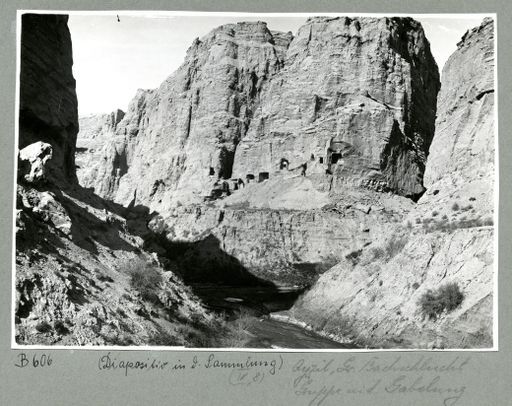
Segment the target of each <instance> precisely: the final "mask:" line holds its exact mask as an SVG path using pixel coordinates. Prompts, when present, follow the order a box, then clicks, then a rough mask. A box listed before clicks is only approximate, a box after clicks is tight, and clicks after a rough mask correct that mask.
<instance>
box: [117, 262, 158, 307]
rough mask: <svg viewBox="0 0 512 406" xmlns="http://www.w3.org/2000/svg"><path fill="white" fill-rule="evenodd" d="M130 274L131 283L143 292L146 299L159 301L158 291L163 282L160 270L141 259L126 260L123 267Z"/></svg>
mask: <svg viewBox="0 0 512 406" xmlns="http://www.w3.org/2000/svg"><path fill="white" fill-rule="evenodd" d="M122 270H123V271H124V272H125V273H127V274H128V275H129V276H130V285H131V287H132V288H133V289H135V290H136V291H137V292H139V293H140V294H141V297H142V298H143V299H144V300H147V301H150V302H158V295H157V292H158V290H159V289H160V287H159V285H160V284H161V283H162V275H161V273H160V271H159V270H158V269H157V267H155V266H154V265H152V264H149V263H147V262H146V261H143V260H141V259H138V260H133V261H126V262H125V264H124V266H123V269H122Z"/></svg>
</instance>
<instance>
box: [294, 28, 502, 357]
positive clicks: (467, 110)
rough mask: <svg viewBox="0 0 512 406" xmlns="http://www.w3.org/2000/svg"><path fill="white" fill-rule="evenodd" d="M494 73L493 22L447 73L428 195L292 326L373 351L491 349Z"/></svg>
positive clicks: (337, 273)
mask: <svg viewBox="0 0 512 406" xmlns="http://www.w3.org/2000/svg"><path fill="white" fill-rule="evenodd" d="M494 63H495V61H494V24H493V21H492V20H490V19H486V20H484V22H483V23H482V25H481V26H479V27H477V28H474V29H472V30H470V31H469V32H467V33H466V34H465V35H464V37H463V38H462V41H461V42H460V43H459V44H458V49H457V51H455V53H454V54H453V55H452V56H451V57H450V59H449V61H448V62H447V64H446V66H445V68H444V70H443V76H442V78H443V80H442V85H441V92H440V95H439V100H438V119H437V121H436V134H435V136H434V140H433V142H432V146H431V148H430V155H429V158H428V161H427V168H426V172H425V180H426V185H427V187H428V188H429V189H428V191H427V193H426V194H425V195H424V196H423V197H422V198H421V199H420V201H419V203H418V205H417V206H416V207H415V208H414V209H413V210H411V212H410V213H409V215H408V218H409V220H408V222H407V223H405V222H404V225H403V226H402V227H399V228H397V229H396V230H395V231H394V234H390V235H391V238H386V236H381V237H380V238H378V239H376V240H375V241H374V242H373V243H372V245H371V246H369V247H368V248H366V249H365V250H363V251H362V252H361V254H360V256H359V257H358V258H357V260H356V261H343V262H341V263H340V264H338V265H336V266H335V267H333V268H332V269H330V270H329V271H327V272H326V273H325V274H324V275H322V277H321V278H320V279H319V281H318V282H317V283H316V284H315V285H314V286H313V288H312V289H311V290H310V291H309V292H308V293H307V294H306V295H305V296H304V297H303V298H302V299H301V300H300V301H299V302H298V303H297V304H296V305H295V306H294V308H293V309H292V311H291V313H290V315H291V316H292V317H294V318H296V319H299V320H302V321H305V322H307V323H310V324H312V325H313V326H314V328H316V329H319V330H321V331H324V332H326V333H332V334H334V335H336V336H338V337H341V338H345V339H346V338H347V337H351V338H354V339H356V340H359V341H360V342H361V343H362V344H366V345H370V346H372V347H379V346H394V347H396V346H400V347H413V348H418V347H430V348H431V347H436V348H466V347H468V348H469V347H472V348H474V347H491V346H492V328H493V300H492V298H493V275H494V274H493V271H494V269H493V268H494V266H493V265H494V244H493V238H494V228H493V219H492V213H493V201H494V200H493V198H494V194H493V189H494V142H495V139H494V125H495V123H494V96H493V91H494V75H493V72H494ZM457 290H459V291H460V293H461V295H459V294H458V292H457ZM439 292H444V293H443V295H442V296H438V297H436V295H437V294H438V293H439ZM439 297H441V299H442V300H447V301H448V302H449V303H451V304H450V305H449V306H448V307H447V308H444V310H443V307H442V306H441V307H439V306H440V303H442V300H441V299H440V298H439ZM461 299H462V300H461ZM432 309H434V310H432Z"/></svg>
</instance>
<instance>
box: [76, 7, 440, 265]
mask: <svg viewBox="0 0 512 406" xmlns="http://www.w3.org/2000/svg"><path fill="white" fill-rule="evenodd" d="M438 89H439V75H438V71H437V66H436V64H435V62H434V59H433V58H432V55H431V53H430V48H429V44H428V41H427V40H426V38H425V35H424V32H423V29H422V28H421V25H420V24H419V23H418V22H416V21H414V20H412V19H410V18H344V17H340V18H325V17H317V18H311V19H309V20H308V21H307V22H306V23H305V25H304V26H303V27H301V28H300V29H299V31H298V33H297V35H296V36H295V37H293V36H292V34H291V33H288V34H285V33H278V32H274V31H270V30H269V29H268V28H267V26H266V24H265V23H263V22H258V23H238V24H229V25H225V26H221V27H219V28H217V29H215V30H213V31H212V32H211V33H210V34H208V35H207V36H205V37H204V38H201V39H197V40H195V41H194V43H193V44H192V46H191V47H190V48H189V50H188V52H187V56H186V59H185V62H184V63H183V65H182V66H181V67H180V68H179V69H178V70H177V71H176V72H175V73H174V74H172V75H171V76H170V77H169V78H168V79H167V80H166V81H165V82H164V83H162V85H161V86H160V87H159V88H158V89H155V90H139V91H138V92H137V94H136V96H135V98H134V99H133V100H132V101H131V103H130V105H129V108H128V111H127V113H126V115H125V116H124V117H123V119H122V120H121V121H120V122H119V123H117V124H116V128H115V129H112V128H109V129H108V131H106V132H105V133H108V136H106V137H103V138H102V137H98V138H97V139H98V140H99V139H101V140H102V141H101V143H102V144H101V143H98V142H97V141H92V140H91V136H90V134H91V133H92V132H94V131H92V130H91V128H92V127H93V126H97V125H98V124H97V123H96V122H94V119H90V120H89V121H86V120H82V122H81V124H82V130H81V133H80V137H79V139H80V141H79V144H80V145H83V148H84V150H83V153H81V154H80V155H79V157H80V166H81V168H80V169H79V177H80V181H81V183H82V184H83V185H84V186H86V187H93V188H94V190H95V192H96V193H98V194H100V195H101V196H103V197H105V198H107V199H112V200H114V201H116V202H118V203H121V204H123V205H125V206H130V207H137V206H144V207H147V208H149V210H150V211H151V212H154V213H155V214H159V216H160V217H159V219H160V220H159V221H163V222H164V223H166V226H167V228H168V229H169V230H185V229H187V228H189V229H190V230H189V233H188V234H187V233H185V234H180V233H178V234H173V233H171V232H166V235H167V236H168V238H171V240H172V239H174V240H176V241H187V242H197V241H198V239H199V238H200V237H204V236H205V235H209V234H211V235H214V236H215V238H217V239H218V240H219V241H220V244H221V246H222V247H224V248H225V249H226V250H227V251H228V252H229V253H230V254H233V255H235V257H236V258H237V259H238V260H239V261H241V263H242V264H243V265H244V266H246V267H247V268H248V269H250V270H251V271H254V272H256V273H257V274H259V275H261V274H260V272H261V271H260V270H261V269H262V268H263V267H266V268H272V267H275V268H277V267H280V266H281V265H282V264H283V263H285V264H288V265H287V266H288V270H289V273H290V274H293V272H294V271H295V268H294V267H293V266H292V265H291V264H293V263H307V264H310V263H322V264H325V263H327V262H329V261H327V258H330V263H332V260H339V259H341V258H343V257H344V255H346V254H347V252H350V251H352V250H358V249H360V248H361V241H363V240H364V241H367V240H366V237H367V234H365V233H364V232H363V233H362V234H361V236H360V237H361V238H359V236H358V235H357V234H358V232H356V230H359V229H366V228H368V227H366V226H365V225H364V224H366V223H371V221H368V219H370V218H371V219H372V220H375V218H376V217H379V214H376V217H373V213H372V215H370V216H369V217H366V218H365V216H366V214H367V213H366V214H363V213H362V212H361V211H358V210H356V211H355V212H356V213H358V214H357V215H355V217H354V219H355V220H354V224H352V220H350V221H347V222H346V227H345V226H344V225H343V224H341V223H340V224H339V226H333V225H334V224H338V223H339V221H338V218H337V216H339V215H341V217H342V218H345V217H347V218H348V217H352V216H353V214H352V210H353V206H354V202H353V201H350V202H347V201H345V200H343V199H344V198H345V197H346V196H348V195H350V194H356V193H363V194H364V198H365V199H366V200H367V201H369V202H370V203H368V204H366V206H367V207H368V208H369V210H367V211H368V212H369V211H371V210H372V206H373V208H374V210H376V213H379V210H380V208H384V210H385V206H386V204H383V203H382V201H381V200H382V199H384V194H382V193H380V192H390V193H392V194H393V195H402V196H408V197H411V198H414V199H416V198H418V197H419V196H420V195H421V194H422V193H423V191H424V187H423V184H422V178H423V171H424V164H425V160H426V155H427V151H428V148H429V145H430V142H431V140H432V136H433V130H434V118H435V110H436V108H435V106H436V104H435V103H436V95H437V91H438ZM105 119H106V117H104V118H99V120H100V121H101V120H105ZM86 144H87V145H88V146H86ZM100 144H101V145H100ZM85 148H92V149H93V150H94V153H91V152H90V150H85ZM301 175H304V176H301ZM267 185H268V186H267ZM349 191H350V192H349ZM357 191H359V192H357ZM375 192H379V193H375ZM269 193H270V194H269ZM372 193H373V195H372ZM271 195H272V197H271ZM386 199H387V198H386ZM348 200H350V199H348ZM388 200H390V199H388ZM391 200H392V199H391ZM405 200H407V199H403V200H402V203H401V206H402V207H403V208H407V207H409V203H408V202H406V201H405ZM306 201H307V202H306ZM398 201H400V198H399V197H398V196H397V199H396V201H395V202H393V203H392V205H391V206H392V207H394V206H396V203H397V202H398ZM198 206H202V208H201V207H200V208H199V212H200V213H201V214H200V215H198V216H197V219H194V221H190V218H189V216H188V215H186V214H185V215H183V216H173V215H171V213H174V212H176V210H178V212H179V211H180V210H184V211H185V212H186V211H195V210H196V208H197V207H198ZM398 206H400V204H398ZM212 207H213V208H212ZM331 207H335V208H336V213H338V214H333V213H332V212H330V211H329V210H330V208H331ZM347 207H348V208H347ZM392 207H388V209H389V211H393V210H394V209H393V208H392ZM245 209H249V210H245ZM395 209H396V208H395ZM290 210H295V211H297V210H298V211H302V210H315V213H317V214H316V215H317V216H318V218H319V219H321V220H320V221H325V223H326V225H325V227H317V226H316V225H315V224H313V222H312V221H309V220H307V219H308V218H310V217H311V215H310V214H309V213H308V212H307V211H306V212H299V213H293V214H292V215H291V214H290V213H289V211H290ZM404 210H406V209H402V210H396V211H397V212H400V211H402V212H404ZM219 212H222V213H223V217H224V218H225V219H226V220H225V221H223V222H219V221H217V219H216V218H217V217H218V213H219ZM207 213H208V214H207ZM210 213H213V214H211V215H210ZM344 216H345V217H344ZM210 217H211V218H213V219H214V220H213V221H210V220H211V219H210ZM276 219H284V220H283V221H277V220H276ZM340 221H341V220H340ZM341 222H343V221H341ZM329 224H330V225H329ZM373 224H379V223H373ZM331 226H332V227H331ZM226 228H229V232H228V234H226V232H227V231H226ZM267 228H268V230H267ZM248 229H249V230H254V231H255V232H248V231H246V230H248ZM372 229H373V230H372V231H375V232H377V230H380V229H381V227H380V226H375V227H372ZM192 230H195V231H196V232H195V233H192ZM256 230H259V231H256ZM270 230H273V231H272V233H273V234H275V236H274V237H272V238H270V239H265V238H262V239H261V240H260V239H259V238H256V239H255V235H256V234H257V235H258V236H268V235H270V234H271V232H270ZM333 230H334V231H333ZM230 233H232V234H233V235H236V238H231V239H230V238H229V237H226V235H230ZM276 236H279V237H276ZM331 237H332V238H331ZM276 238H278V239H279V241H277V240H276ZM287 239H288V240H293V241H295V242H294V243H293V244H291V245H290V244H287V243H283V241H286V240H287ZM271 241H275V245H276V248H275V249H272V250H270V251H269V252H268V250H265V249H263V248H264V247H267V248H268V246H269V244H270V242H271ZM297 241H299V242H297ZM340 241H343V242H342V243H341V245H340ZM281 243H283V244H285V245H286V247H287V248H290V249H291V250H292V251H293V252H294V254H293V255H295V257H294V258H291V257H292V256H293V255H292V254H290V253H289V252H288V251H287V250H286V249H285V248H284V246H283V247H282V248H278V246H279V244H281ZM299 246H301V247H302V248H298V247H299ZM333 252H334V254H332V253H333ZM266 254H267V255H266Z"/></svg>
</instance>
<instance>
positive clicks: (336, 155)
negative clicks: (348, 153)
mask: <svg viewBox="0 0 512 406" xmlns="http://www.w3.org/2000/svg"><path fill="white" fill-rule="evenodd" d="M340 159H341V153H339V152H333V153H332V155H331V164H335V163H337V162H338V161H339V160H340Z"/></svg>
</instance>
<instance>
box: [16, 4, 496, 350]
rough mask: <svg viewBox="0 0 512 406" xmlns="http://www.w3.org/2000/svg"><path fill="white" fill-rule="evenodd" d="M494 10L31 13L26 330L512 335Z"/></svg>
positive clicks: (299, 340)
mask: <svg viewBox="0 0 512 406" xmlns="http://www.w3.org/2000/svg"><path fill="white" fill-rule="evenodd" d="M495 20H496V16H495V15H494V14H463V13H460V14H410V15H405V14H365V13H361V14H332V13H325V14H304V13H268V14H265V13H260V14H256V13H238V14H237V13H227V12H224V13H214V12H171V11H165V12H164V11H161V12H157V11H147V12H143V11H119V12H116V11H29V10H27V11H20V10H19V11H18V21H17V24H18V31H17V32H18V38H17V39H18V42H17V53H18V55H17V97H16V98H17V105H16V108H15V114H16V125H17V128H16V147H15V151H13V153H14V156H15V161H16V162H15V165H16V168H15V174H16V178H17V179H16V180H15V182H16V185H15V188H14V189H15V196H13V200H14V202H15V212H14V213H13V223H14V230H15V246H14V259H13V265H12V266H13V269H14V271H13V280H12V284H13V294H12V331H11V333H12V343H11V346H12V348H46V347H51V348H56V349H59V348H94V349H99V348H107V349H108V348H112V349H117V348H120V349H158V350H166V349H169V350H173V349H180V350H183V349H205V348H206V349H226V350H233V351H236V350H239V351H241V350H248V349H249V350H250V349H253V350H257V351H264V350H265V351H280V352H286V351H290V352H293V351H329V352H332V351H382V350H386V351H391V350H455V349H456V350H489V351H496V350H497V349H498V342H497V338H498V337H497V332H498V324H497V311H498V309H497V303H498V302H497V287H498V284H497V281H498V278H497V256H498V251H497V249H498V246H497V227H496V229H495V225H496V226H497V224H498V223H497V218H498V217H497V216H498V210H497V209H498V183H497V180H498V175H497V169H496V168H497V164H498V162H497V152H498V148H497V145H498V144H497V140H498V134H497V118H498V115H497V110H496V108H497V106H496V105H497V103H496V100H497V99H496V97H497V95H496V93H497V92H496V90H497V85H496V83H497V70H496V59H497V52H496V49H497V47H496V42H497V36H496V33H495Z"/></svg>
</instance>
